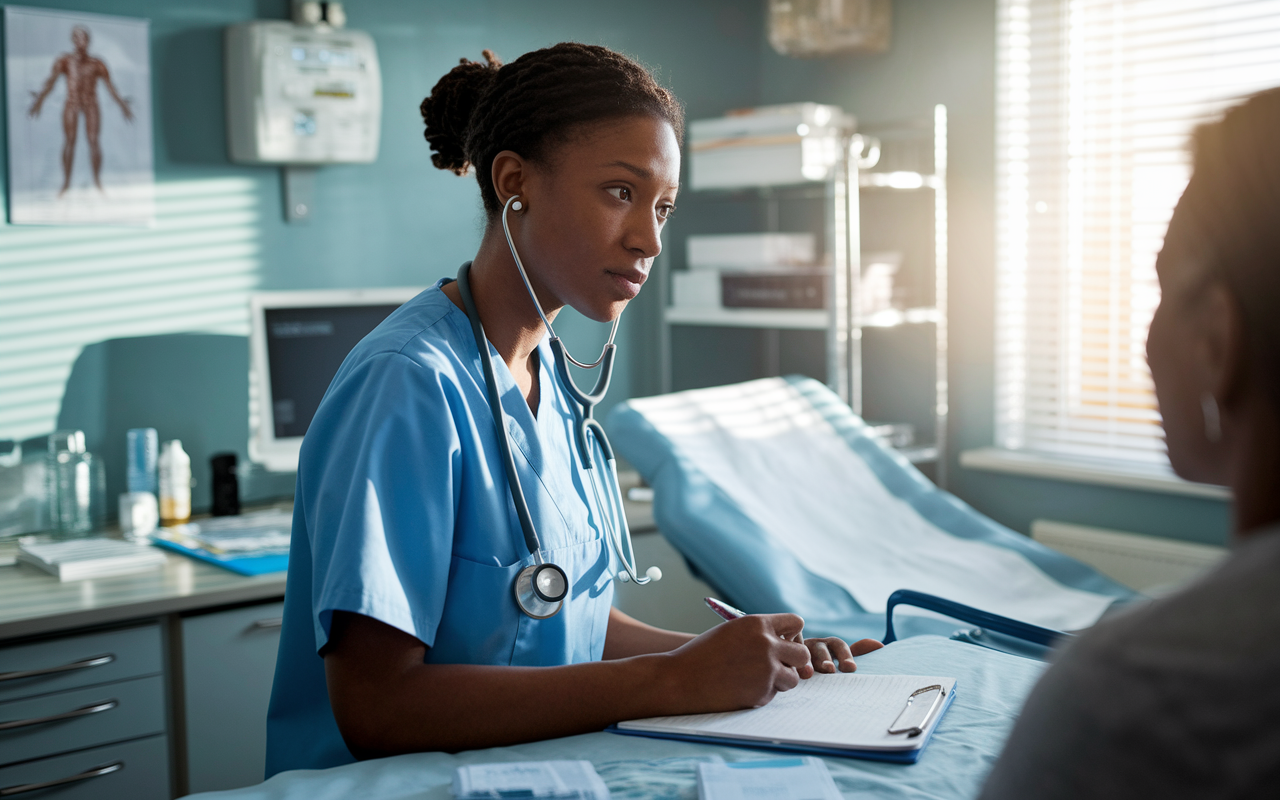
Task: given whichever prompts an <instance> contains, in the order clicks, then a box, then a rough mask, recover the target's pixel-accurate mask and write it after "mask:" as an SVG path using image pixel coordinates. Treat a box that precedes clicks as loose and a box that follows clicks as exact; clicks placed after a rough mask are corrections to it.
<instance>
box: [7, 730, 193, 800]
mask: <svg viewBox="0 0 1280 800" xmlns="http://www.w3.org/2000/svg"><path fill="white" fill-rule="evenodd" d="M168 759H169V746H168V743H167V742H166V740H165V737H163V736H151V737H148V738H146V739H135V740H133V741H131V742H121V743H120V744H112V745H107V746H106V747H95V748H93V749H92V750H81V751H79V752H76V753H69V754H67V755H64V756H54V757H53V758H42V759H40V760H39V761H27V762H24V763H22V764H14V765H13V766H11V767H2V768H0V792H6V794H5V796H6V797H17V798H21V799H22V800H26V798H28V797H30V798H31V799H32V800H107V798H121V799H122V800H123V798H128V800H167V798H168V797H169V760H168ZM51 783H52V784H53V785H48V784H51ZM23 789H26V791H21V790H23Z"/></svg>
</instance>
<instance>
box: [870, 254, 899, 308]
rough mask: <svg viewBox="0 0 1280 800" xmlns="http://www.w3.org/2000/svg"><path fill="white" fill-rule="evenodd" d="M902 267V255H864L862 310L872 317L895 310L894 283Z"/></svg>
mask: <svg viewBox="0 0 1280 800" xmlns="http://www.w3.org/2000/svg"><path fill="white" fill-rule="evenodd" d="M901 267H902V253H895V252H881V253H863V254H862V283H861V286H860V287H859V288H860V290H861V303H860V305H861V308H862V314H863V316H871V315H872V314H878V313H880V312H882V311H888V310H889V309H891V308H893V295H894V283H895V282H896V279H897V276H898V270H899V269H900V268H901Z"/></svg>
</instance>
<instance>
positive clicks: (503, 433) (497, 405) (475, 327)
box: [458, 261, 543, 564]
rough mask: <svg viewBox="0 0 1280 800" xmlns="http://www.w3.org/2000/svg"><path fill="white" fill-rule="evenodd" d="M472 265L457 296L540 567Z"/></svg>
mask: <svg viewBox="0 0 1280 800" xmlns="http://www.w3.org/2000/svg"><path fill="white" fill-rule="evenodd" d="M470 272H471V262H469V261H468V262H467V263H466V264H463V265H462V269H460V270H458V294H460V295H462V305H463V306H464V307H465V308H466V311H467V319H468V320H469V321H470V322H471V333H472V335H473V336H474V337H475V340H476V345H477V347H478V348H479V350H480V366H481V368H483V370H484V385H485V389H486V393H487V394H488V395H489V407H490V408H491V409H492V410H493V422H494V427H495V428H496V429H497V431H496V433H497V434H498V436H497V439H498V451H499V452H500V453H501V455H502V468H503V470H504V471H505V472H506V473H507V482H508V483H509V484H510V488H511V500H512V502H513V503H514V504H515V507H516V516H517V517H518V518H519V520H520V530H521V531H522V532H523V533H524V543H525V545H526V546H527V547H528V548H529V553H530V554H531V555H533V557H534V558H535V559H536V560H537V562H538V563H539V564H541V563H543V559H542V542H540V541H539V540H538V531H537V529H536V528H535V527H534V525H533V516H532V515H531V514H530V513H529V504H528V503H527V502H525V496H524V487H522V486H521V485H520V475H519V474H518V473H517V472H516V460H515V457H514V456H513V455H512V453H511V437H510V436H509V435H508V433H507V412H506V411H505V410H504V409H503V408H502V395H501V394H499V393H498V379H497V376H495V375H494V372H493V357H492V356H491V355H490V354H489V340H488V338H487V337H485V335H484V326H482V325H481V324H480V312H479V311H477V310H476V301H475V298H474V297H473V296H472V294H471V280H470Z"/></svg>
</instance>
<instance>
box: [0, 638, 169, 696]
mask: <svg viewBox="0 0 1280 800" xmlns="http://www.w3.org/2000/svg"><path fill="white" fill-rule="evenodd" d="M162 664H163V658H162V652H161V646H160V626H159V625H155V624H152V625H142V626H139V627H136V628H122V629H119V630H109V631H98V632H95V633H83V634H80V635H78V636H63V637H60V638H57V639H44V640H42V641H36V642H31V643H29V644H20V645H14V646H11V647H3V648H0V703H2V702H5V701H8V700H17V699H19V698H22V697H31V696H33V695H38V694H48V693H50V692H61V691H65V690H67V689H75V688H77V687H80V686H92V685H94V684H98V683H110V682H112V681H120V680H126V679H128V678H137V677H139V676H142V675H158V674H160V672H161V671H162V669H163V667H162Z"/></svg>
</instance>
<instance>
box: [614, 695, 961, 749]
mask: <svg viewBox="0 0 1280 800" xmlns="http://www.w3.org/2000/svg"><path fill="white" fill-rule="evenodd" d="M957 686H959V684H958V683H957V684H956V686H953V687H952V689H951V694H950V696H949V697H947V699H946V700H945V701H943V703H942V708H941V709H940V710H939V711H938V722H937V723H936V724H935V725H934V726H933V727H932V728H931V729H930V730H929V732H928V733H926V734H924V735H923V736H922V737H921V741H920V746H919V747H915V748H912V749H910V750H893V751H885V750H851V749H846V748H841V747H815V746H813V745H807V744H786V743H783V742H765V741H761V740H759V739H734V738H730V737H725V736H697V735H694V734H684V733H658V732H654V731H630V730H623V729H621V728H619V727H618V726H617V725H610V726H609V727H607V728H605V731H607V732H608V733H616V734H619V735H621V736H642V737H644V738H646V739H674V740H677V741H682V742H695V743H698V744H719V745H727V746H729V747H742V748H746V749H748V750H770V751H775V752H782V753H806V754H808V755H816V756H833V757H835V758H860V759H863V760H865V761H888V762H890V763H893V764H914V763H916V762H917V761H919V760H920V754H921V753H923V752H924V749H925V748H926V747H928V746H929V741H930V740H931V739H933V734H934V731H936V730H938V726H939V725H941V724H942V718H943V717H944V716H946V713H947V710H948V709H949V708H951V704H952V703H953V702H954V701H955V699H956V692H957V691H958V689H957V688H956V687H957Z"/></svg>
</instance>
